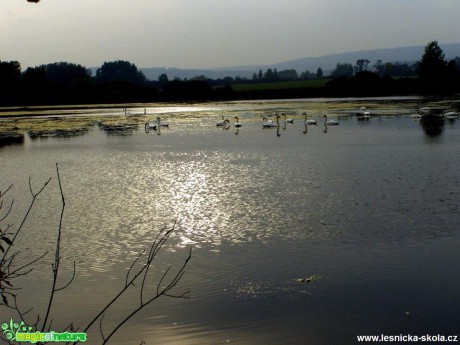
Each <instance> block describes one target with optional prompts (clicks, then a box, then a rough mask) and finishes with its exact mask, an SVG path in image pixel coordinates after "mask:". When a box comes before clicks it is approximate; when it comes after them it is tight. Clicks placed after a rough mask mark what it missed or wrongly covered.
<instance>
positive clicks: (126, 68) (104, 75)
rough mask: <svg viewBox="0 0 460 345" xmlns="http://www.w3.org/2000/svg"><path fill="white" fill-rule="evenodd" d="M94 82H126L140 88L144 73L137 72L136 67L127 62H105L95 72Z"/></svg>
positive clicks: (143, 81)
mask: <svg viewBox="0 0 460 345" xmlns="http://www.w3.org/2000/svg"><path fill="white" fill-rule="evenodd" d="M96 80H97V81H98V82H100V83H107V82H128V83H131V84H134V85H138V86H142V85H144V84H145V81H146V78H145V75H144V73H142V72H141V71H139V70H138V69H137V67H136V65H134V64H132V63H130V62H128V61H122V60H118V61H113V62H105V63H104V64H103V65H102V66H101V68H98V69H97V71H96Z"/></svg>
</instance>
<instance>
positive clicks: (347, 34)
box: [0, 0, 460, 69]
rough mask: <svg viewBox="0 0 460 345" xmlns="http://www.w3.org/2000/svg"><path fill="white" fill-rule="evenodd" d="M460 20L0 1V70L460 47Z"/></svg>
mask: <svg viewBox="0 0 460 345" xmlns="http://www.w3.org/2000/svg"><path fill="white" fill-rule="evenodd" d="M459 18H460V0H123V1H122V0H41V1H40V2H39V3H38V4H34V3H29V2H27V1H26V0H0V60H2V61H10V60H17V61H19V62H20V63H21V65H22V66H23V69H25V68H26V67H30V66H37V65H40V64H46V63H51V62H59V61H66V62H73V63H78V64H81V65H83V66H85V67H99V66H101V65H102V64H103V63H104V62H105V61H115V60H128V61H130V62H133V63H135V64H136V65H137V67H179V68H207V67H227V66H240V65H252V64H254V65H260V64H264V65H265V64H267V65H269V64H273V63H277V62H283V61H287V60H292V59H296V58H302V57H307V56H320V55H326V54H334V53H341V52H346V51H354V50H365V49H374V48H394V47H401V46H408V45H409V46H410V45H425V44H426V43H428V42H429V41H432V40H437V41H439V43H440V44H441V46H442V44H443V43H454V42H460V24H459Z"/></svg>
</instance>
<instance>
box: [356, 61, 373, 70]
mask: <svg viewBox="0 0 460 345" xmlns="http://www.w3.org/2000/svg"><path fill="white" fill-rule="evenodd" d="M369 63H370V61H369V60H368V59H359V60H358V61H356V66H355V72H356V73H359V72H364V71H367V65H368V64H369Z"/></svg>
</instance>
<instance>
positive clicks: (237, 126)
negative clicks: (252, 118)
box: [235, 116, 242, 128]
mask: <svg viewBox="0 0 460 345" xmlns="http://www.w3.org/2000/svg"><path fill="white" fill-rule="evenodd" d="M235 120H236V123H235V127H236V128H239V127H241V126H242V124H241V123H239V122H238V116H235Z"/></svg>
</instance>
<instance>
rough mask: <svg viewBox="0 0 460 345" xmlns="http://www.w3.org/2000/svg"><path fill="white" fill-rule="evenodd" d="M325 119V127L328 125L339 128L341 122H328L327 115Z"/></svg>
mask: <svg viewBox="0 0 460 345" xmlns="http://www.w3.org/2000/svg"><path fill="white" fill-rule="evenodd" d="M323 117H324V124H325V125H327V126H338V125H339V121H336V120H328V119H327V115H326V114H324V115H323Z"/></svg>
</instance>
